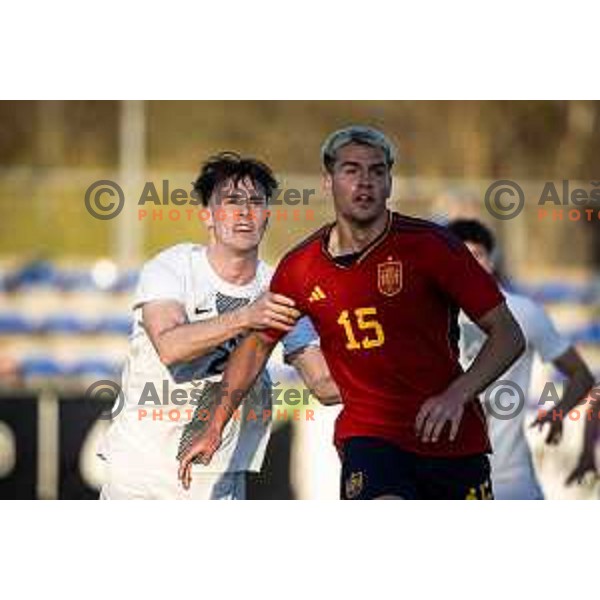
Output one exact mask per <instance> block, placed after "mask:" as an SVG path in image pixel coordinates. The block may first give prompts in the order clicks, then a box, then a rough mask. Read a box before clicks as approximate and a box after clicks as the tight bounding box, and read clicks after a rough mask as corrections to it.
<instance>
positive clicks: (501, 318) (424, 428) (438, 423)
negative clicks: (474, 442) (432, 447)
mask: <svg viewBox="0 0 600 600" xmlns="http://www.w3.org/2000/svg"><path fill="white" fill-rule="evenodd" d="M476 322H477V325H478V326H479V327H480V328H481V329H482V330H483V331H485V332H486V333H487V335H488V338H487V340H486V342H485V343H484V345H483V347H482V348H481V351H480V352H479V354H478V355H477V356H476V358H475V360H474V361H473V363H472V364H471V366H470V368H469V369H468V370H467V371H466V372H465V373H463V374H462V375H461V376H460V377H458V378H457V379H455V380H454V381H453V382H452V384H451V385H450V386H449V387H448V389H447V390H446V391H445V392H443V393H442V394H440V395H438V396H434V397H433V398H430V399H429V400H427V401H426V402H425V403H424V404H423V406H422V407H421V409H420V411H419V413H418V415H417V419H416V423H415V425H416V429H417V433H418V434H419V435H420V436H421V439H422V440H423V442H437V441H438V440H439V438H440V435H441V432H442V430H443V429H444V427H445V425H446V424H449V425H450V431H449V439H450V441H453V440H454V439H455V438H456V435H457V433H458V429H459V426H460V422H461V419H462V416H463V413H464V407H465V404H466V403H467V402H470V401H472V400H473V399H475V398H476V397H477V395H478V394H480V393H481V392H482V391H483V390H485V389H486V388H487V387H488V386H489V385H490V384H491V383H492V382H493V381H495V380H496V379H498V377H499V376H500V375H502V373H504V372H505V371H506V370H507V369H508V368H509V367H510V366H511V365H512V364H513V363H514V362H515V361H516V360H517V359H518V358H519V356H520V355H521V354H522V353H523V351H524V350H525V338H524V336H523V332H522V331H521V328H520V327H519V324H518V323H517V322H516V321H515V319H514V317H513V315H512V313H511V312H510V310H509V309H508V308H507V306H506V303H504V302H503V303H501V304H499V305H498V306H496V307H495V308H493V309H492V310H490V311H489V312H487V313H486V314H485V315H483V317H481V318H479V319H478V320H477V321H476Z"/></svg>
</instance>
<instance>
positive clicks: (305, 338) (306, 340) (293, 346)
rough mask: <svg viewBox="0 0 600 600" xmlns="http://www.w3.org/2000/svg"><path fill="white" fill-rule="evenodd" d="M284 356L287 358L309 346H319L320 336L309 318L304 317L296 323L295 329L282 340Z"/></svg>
mask: <svg viewBox="0 0 600 600" xmlns="http://www.w3.org/2000/svg"><path fill="white" fill-rule="evenodd" d="M282 343H283V356H284V359H285V357H286V356H289V355H290V354H293V353H294V352H297V351H298V350H302V349H303V348H306V347H307V346H318V345H319V336H318V334H317V332H316V331H315V328H314V327H313V324H312V322H311V320H310V319H309V318H308V317H302V318H301V319H299V320H298V322H297V323H296V325H295V327H294V329H292V331H290V332H289V333H288V334H286V336H285V337H284V338H283V340H282Z"/></svg>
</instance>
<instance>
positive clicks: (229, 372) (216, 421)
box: [210, 332, 275, 433]
mask: <svg viewBox="0 0 600 600" xmlns="http://www.w3.org/2000/svg"><path fill="white" fill-rule="evenodd" d="M274 346H275V344H272V343H269V342H267V341H266V340H265V338H264V336H262V334H260V333H258V332H254V333H251V334H250V335H249V336H248V337H247V338H246V339H244V340H243V341H242V342H241V344H240V345H239V346H238V347H237V348H236V349H235V350H234V351H233V352H232V353H231V356H230V357H229V360H228V361H227V366H226V367H225V371H224V373H223V379H222V383H221V387H222V399H221V402H220V403H219V404H218V406H217V408H216V409H215V413H214V417H213V419H212V421H211V423H210V425H211V427H214V428H215V429H217V431H219V433H220V432H222V431H223V429H224V428H225V425H227V423H228V421H229V419H231V417H232V415H233V414H234V413H235V411H236V410H237V408H238V407H239V405H240V404H241V403H242V400H243V399H244V397H245V396H246V394H247V393H248V391H249V390H250V388H251V387H252V384H253V383H254V382H255V381H256V378H257V377H258V376H259V375H260V373H261V372H262V370H263V369H264V368H265V366H266V364H267V361H268V359H269V356H270V354H271V352H272V350H273V347H274Z"/></svg>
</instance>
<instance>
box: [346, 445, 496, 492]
mask: <svg viewBox="0 0 600 600" xmlns="http://www.w3.org/2000/svg"><path fill="white" fill-rule="evenodd" d="M341 454H342V482H341V483H342V485H341V498H342V500H373V499H374V498H378V497H380V496H385V495H393V496H400V497H402V498H404V499H406V500H493V494H492V482H491V479H490V463H489V460H488V457H487V456H486V455H485V454H475V455H472V456H461V457H454V458H443V457H431V456H421V455H419V454H414V453H412V452H405V451H404V450H401V449H400V448H398V447H397V446H395V445H394V444H391V443H389V442H386V441H384V440H381V439H377V438H370V437H354V438H350V439H348V440H346V441H345V442H344V444H343V448H342V453H341Z"/></svg>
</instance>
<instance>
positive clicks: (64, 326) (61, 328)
mask: <svg viewBox="0 0 600 600" xmlns="http://www.w3.org/2000/svg"><path fill="white" fill-rule="evenodd" d="M93 329H94V324H93V323H89V322H86V321H85V320H84V319H82V318H80V317H78V316H76V315H71V314H59V315H50V316H49V317H46V318H44V319H42V322H41V323H40V326H39V331H40V332H42V333H62V334H73V335H76V334H83V333H90V332H91V331H93Z"/></svg>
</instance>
